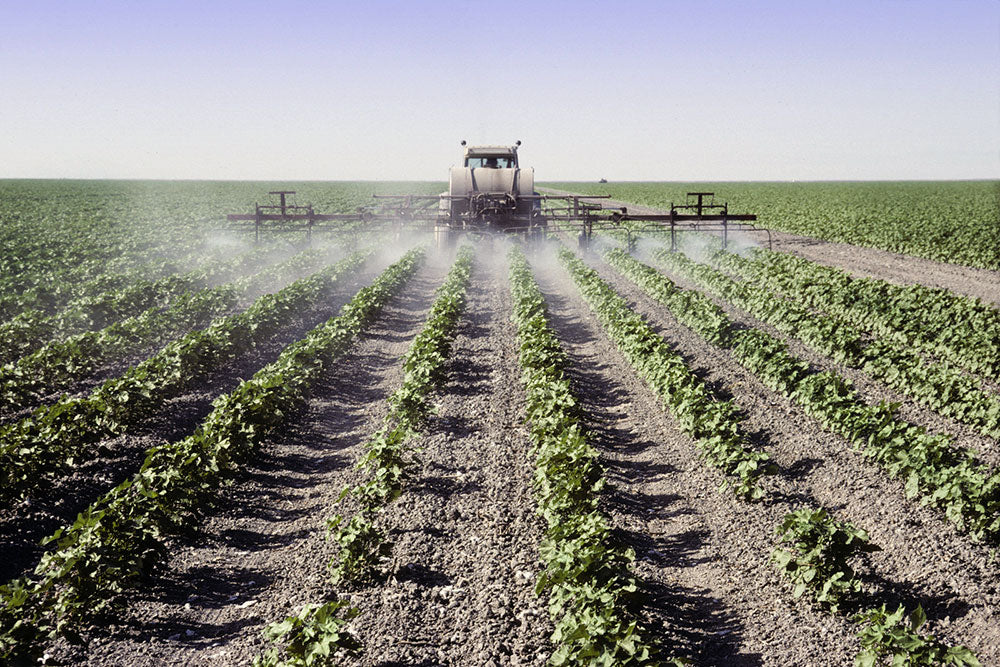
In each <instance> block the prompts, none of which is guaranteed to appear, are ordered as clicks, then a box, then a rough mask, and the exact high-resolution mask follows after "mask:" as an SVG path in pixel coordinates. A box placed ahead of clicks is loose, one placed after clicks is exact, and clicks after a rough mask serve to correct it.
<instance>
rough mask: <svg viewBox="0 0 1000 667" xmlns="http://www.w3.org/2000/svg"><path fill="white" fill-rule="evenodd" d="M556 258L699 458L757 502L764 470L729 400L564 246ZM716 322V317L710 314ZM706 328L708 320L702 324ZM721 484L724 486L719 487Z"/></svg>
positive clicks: (764, 459)
mask: <svg viewBox="0 0 1000 667" xmlns="http://www.w3.org/2000/svg"><path fill="white" fill-rule="evenodd" d="M559 260H560V262H562V264H563V266H565V267H566V269H567V270H568V271H569V273H570V275H571V276H572V277H573V280H574V281H575V282H576V285H577V287H578V288H579V289H580V292H581V293H582V294H583V297H584V299H585V300H586V301H587V303H588V304H589V305H590V307H591V309H592V310H593V311H594V313H595V314H596V315H597V318H598V320H599V321H600V322H601V325H602V326H603V327H604V329H605V331H606V332H607V334H608V336H609V337H610V338H611V340H612V341H613V342H614V344H615V345H616V346H617V347H618V349H619V350H621V351H622V353H623V354H624V355H625V357H626V358H627V359H628V361H629V363H630V364H631V365H632V367H633V368H634V369H635V370H636V372H637V373H638V374H639V376H640V377H642V379H643V380H645V382H646V383H647V384H648V385H649V387H650V389H652V390H653V392H654V393H655V394H656V395H657V396H659V397H660V399H661V400H662V401H663V402H664V404H665V405H666V406H667V407H668V408H669V410H670V412H671V413H672V414H673V416H674V418H675V419H676V420H677V423H678V424H679V425H680V427H681V429H682V430H683V431H684V432H686V433H688V434H689V435H690V436H691V437H692V438H694V439H695V441H696V442H697V444H698V447H699V449H700V451H701V454H702V456H703V457H704V458H705V459H706V460H707V461H708V462H709V463H711V464H712V465H714V466H716V467H717V468H719V469H720V470H722V471H723V472H724V473H726V474H727V475H732V476H735V477H736V478H737V480H736V481H735V482H734V484H735V491H736V493H737V494H738V495H741V496H744V497H749V498H759V497H760V496H761V495H762V494H763V491H762V490H761V488H760V486H759V485H758V484H757V480H758V478H759V477H760V476H761V475H762V474H765V473H766V472H768V471H769V470H770V466H769V464H768V463H767V461H768V459H769V457H768V455H767V454H766V453H764V452H759V451H754V450H752V449H750V448H749V447H747V444H746V435H745V434H744V433H743V432H742V431H741V429H740V427H739V421H740V420H739V415H738V411H737V409H736V408H735V407H734V406H733V404H732V403H731V402H730V401H719V400H717V399H716V398H715V397H714V396H713V395H712V392H711V390H710V389H709V388H708V387H707V386H705V383H704V382H703V381H702V380H701V379H700V378H698V376H696V375H695V374H694V373H693V372H692V371H691V369H689V368H688V367H687V365H686V364H685V363H684V360H683V358H682V357H681V356H680V355H679V354H677V353H676V352H674V351H673V350H671V349H670V347H669V346H668V345H667V343H666V342H665V341H664V340H663V338H661V337H660V336H659V335H658V334H657V333H656V332H655V331H653V329H652V328H651V327H650V326H649V325H648V324H647V323H646V322H645V321H644V320H643V319H642V317H640V316H639V315H637V314H636V313H634V312H633V311H632V309H631V308H629V306H628V304H627V303H626V302H625V300H624V299H622V298H621V297H620V296H618V294H616V293H615V291H614V290H613V289H612V288H611V287H610V286H609V285H608V284H607V283H606V282H604V281H603V280H601V278H600V276H598V275H597V272H596V271H594V270H593V269H591V268H589V267H587V265H586V264H584V263H583V262H582V261H581V260H580V259H579V258H577V257H576V256H575V255H574V254H573V253H572V252H570V251H569V250H567V249H566V248H561V249H560V251H559ZM713 317H715V318H718V315H713ZM703 325H704V327H706V328H707V329H708V330H710V329H711V328H712V323H711V318H706V319H705V321H704V322H703ZM723 486H725V484H723Z"/></svg>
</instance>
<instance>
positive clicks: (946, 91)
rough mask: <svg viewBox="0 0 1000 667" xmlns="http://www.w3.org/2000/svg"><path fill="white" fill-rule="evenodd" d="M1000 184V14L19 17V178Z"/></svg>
mask: <svg viewBox="0 0 1000 667" xmlns="http://www.w3.org/2000/svg"><path fill="white" fill-rule="evenodd" d="M461 139H467V140H469V142H470V143H473V144H475V143H512V142H513V141H514V140H516V139H520V140H522V141H523V142H524V145H523V146H522V149H521V156H522V161H523V164H524V165H527V166H534V167H535V169H536V178H537V179H538V180H541V181H546V180H564V179H565V180H596V179H598V178H601V177H606V178H608V179H611V180H630V179H635V180H791V179H803V180H804V179H922V178H927V179H957V178H1000V0H857V1H854V0H839V1H835V0H795V1H791V0H789V1H783V0H742V1H722V0H707V1H696V0H684V1H664V2H652V1H646V2H612V1H610V0H605V1H603V2H591V1H588V0H576V1H574V2H558V1H557V2H542V1H537V2H523V1H521V0H494V1H493V2H488V3H487V2H474V1H470V0H466V1H464V2H451V1H443V0H440V1H436V2H387V1H381V0H367V1H366V0H353V1H351V2H295V1H293V2H270V1H269V2H211V1H205V0H202V1H199V2H187V1H185V0H173V1H170V2H158V1H142V2H135V1H131V2H101V1H95V2H83V1H79V2H74V1H72V0H64V1H62V2H47V1H44V0H43V1H33V2H14V1H13V0H11V1H8V2H4V3H0V177H9V178H18V177H72V178H195V179H216V178H218V179H317V180H328V179H331V180H336V179H400V180H410V179H422V180H445V179H446V174H447V167H448V166H449V165H450V164H454V163H455V162H456V161H457V160H458V159H459V157H460V147H459V141H460V140H461Z"/></svg>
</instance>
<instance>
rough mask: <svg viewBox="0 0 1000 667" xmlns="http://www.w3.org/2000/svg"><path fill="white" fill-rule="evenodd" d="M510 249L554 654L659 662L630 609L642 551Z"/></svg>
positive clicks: (534, 293)
mask: <svg viewBox="0 0 1000 667" xmlns="http://www.w3.org/2000/svg"><path fill="white" fill-rule="evenodd" d="M508 258H509V261H510V267H511V268H510V285H511V296H512V297H513V301H514V322H515V324H516V325H517V331H518V340H519V342H520V356H519V358H520V363H521V368H522V375H521V380H522V383H523V384H524V388H525V393H526V398H527V413H528V424H529V427H530V429H531V441H532V450H531V453H532V455H533V456H534V463H535V474H534V490H535V498H536V502H537V504H538V514H539V515H540V516H541V517H542V518H543V519H544V520H545V523H546V526H547V529H546V533H545V537H544V539H543V540H542V543H541V544H540V545H539V555H540V556H541V559H542V562H543V564H544V568H543V570H542V571H541V572H540V573H539V576H538V581H537V583H536V587H535V591H536V593H538V594H542V593H544V592H546V591H547V592H548V594H549V613H550V615H551V616H552V619H553V621H554V623H555V629H554V631H553V634H552V642H553V643H554V644H555V646H556V649H555V652H554V653H553V654H552V656H551V661H550V662H551V664H553V665H639V664H658V661H659V656H660V655H661V654H662V653H663V648H664V647H661V646H658V645H656V644H655V643H654V642H653V641H652V640H651V638H650V637H649V632H648V630H647V629H646V628H645V627H643V626H642V624H641V623H640V622H639V621H638V619H636V617H635V615H634V614H633V612H632V609H631V607H632V603H633V597H634V596H635V593H636V582H635V578H634V576H633V575H632V572H631V566H632V563H633V561H634V559H635V555H634V553H633V552H632V551H631V550H630V549H625V548H622V547H621V546H620V545H618V544H616V541H615V540H614V539H613V538H612V535H611V530H610V527H609V526H608V522H607V519H606V518H605V516H604V515H603V514H602V513H601V512H600V511H599V510H598V508H597V506H598V499H599V494H600V491H601V489H602V488H603V487H604V477H603V473H602V469H601V465H600V461H599V460H598V453H597V451H596V450H595V449H594V448H593V447H592V446H591V445H590V444H589V443H588V442H587V439H586V435H585V433H584V430H583V425H582V415H581V414H580V411H579V405H578V402H577V400H576V398H575V397H574V395H573V392H572V389H571V387H570V383H569V381H568V379H567V378H566V377H565V375H564V371H565V368H566V365H567V359H566V355H565V353H564V352H563V350H562V348H561V346H560V345H559V341H558V340H557V338H556V336H555V333H554V332H553V331H552V329H551V328H550V327H549V325H548V321H547V317H546V310H545V301H544V299H543V297H542V293H541V291H540V290H539V289H538V285H537V283H535V280H534V278H533V277H532V274H531V269H530V267H529V266H528V263H527V260H526V259H525V257H524V253H523V252H522V251H521V250H520V248H517V247H516V246H515V247H512V248H511V250H510V252H509V254H508ZM668 661H669V662H673V663H675V664H681V663H682V662H683V661H681V660H680V659H676V658H671V659H669V660H668Z"/></svg>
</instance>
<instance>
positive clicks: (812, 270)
mask: <svg viewBox="0 0 1000 667" xmlns="http://www.w3.org/2000/svg"><path fill="white" fill-rule="evenodd" d="M715 261H717V262H718V263H719V265H720V266H721V267H722V268H724V269H726V270H727V271H732V272H734V273H736V274H737V275H740V276H743V277H745V278H747V279H748V280H753V281H754V282H756V283H758V284H760V285H761V286H767V287H768V288H770V289H773V290H775V291H777V292H781V293H785V294H788V295H790V296H792V297H793V298H795V299H800V300H802V301H803V302H804V303H805V304H806V305H808V306H811V307H813V308H817V309H820V310H824V311H827V312H829V313H831V314H833V315H836V316H838V317H841V318H843V319H844V320H846V321H848V322H851V323H852V324H854V325H855V326H857V327H859V328H863V329H867V330H870V331H874V332H875V333H877V334H879V335H881V336H884V337H887V338H890V339H892V340H896V341H898V342H900V343H902V344H903V345H906V346H912V347H915V348H918V349H920V350H923V351H924V352H926V353H928V354H930V355H932V356H934V357H939V356H940V357H944V358H946V359H948V360H950V361H953V362H955V363H957V364H959V365H961V366H963V367H964V368H967V369H969V370H970V371H973V372H975V373H982V374H984V375H985V376H987V377H991V378H996V377H998V376H1000V310H998V309H997V308H995V307H992V306H990V305H988V304H985V303H983V302H982V301H979V300H978V299H974V298H971V297H966V296H959V295H956V294H954V293H952V292H949V291H948V290H944V289H939V288H934V287H926V286H924V285H917V284H911V285H894V284H892V283H888V282H886V281H884V280H877V279H874V278H856V277H853V276H851V275H849V274H847V273H846V272H844V271H842V270H840V269H835V268H832V267H828V266H822V265H819V264H816V263H814V262H810V261H808V260H804V259H802V258H799V257H796V256H794V255H790V254H787V253H778V252H770V251H767V250H755V251H754V253H753V259H752V260H751V259H747V258H744V257H740V256H738V255H733V254H718V255H716V257H715Z"/></svg>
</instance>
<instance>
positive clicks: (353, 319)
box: [0, 249, 423, 660]
mask: <svg viewBox="0 0 1000 667" xmlns="http://www.w3.org/2000/svg"><path fill="white" fill-rule="evenodd" d="M422 257H423V252H422V250H419V249H417V250H412V251H410V252H409V253H407V254H406V255H405V256H404V257H403V258H402V259H401V260H399V261H398V262H396V263H395V264H393V265H391V266H390V267H389V268H387V269H386V270H385V271H384V272H383V273H382V274H381V275H380V276H379V277H378V278H376V279H375V281H374V283H372V284H371V285H369V286H368V287H364V288H362V289H361V290H359V291H358V293H357V294H356V295H355V296H354V298H353V299H352V300H351V301H350V302H349V303H348V304H347V305H346V306H344V308H342V309H341V313H340V315H339V316H338V317H334V318H331V319H329V320H327V321H326V322H324V323H322V324H320V325H319V326H317V327H316V328H314V329H313V330H311V331H310V332H309V333H308V334H307V335H306V336H305V337H304V338H303V339H301V340H299V341H297V342H295V343H292V344H291V345H289V346H288V347H286V348H285V349H284V350H283V351H282V353H281V355H280V356H279V357H278V359H277V360H276V361H274V362H273V363H271V364H269V365H268V366H265V367H264V368H262V369H261V370H259V371H258V372H257V373H255V374H254V376H253V377H251V378H250V379H249V380H245V381H243V382H242V383H240V385H239V386H238V387H237V388H236V389H235V390H234V391H233V392H231V393H229V394H226V395H224V396H221V397H219V398H218V399H216V401H215V402H214V403H213V410H212V412H211V413H210V414H209V415H208V417H206V418H205V420H204V421H203V422H202V424H201V426H200V427H199V428H198V430H197V431H196V432H195V433H194V434H193V435H191V436H188V437H187V438H184V439H183V440H180V441H177V442H173V443H167V444H164V445H158V446H156V447H153V448H151V449H150V450H149V451H148V452H147V455H146V460H145V462H144V463H143V465H142V467H141V468H140V470H139V472H138V473H136V475H135V476H134V477H133V478H132V479H130V480H127V481H125V482H123V483H121V484H120V485H118V486H117V487H115V488H114V489H112V490H111V491H110V492H109V493H107V494H105V495H104V496H103V497H101V498H100V499H98V500H97V501H96V502H95V503H94V504H93V505H91V507H90V508H88V509H87V510H86V511H85V512H83V513H81V514H80V516H79V517H78V519H77V521H76V522H75V523H74V524H73V525H71V526H69V527H68V528H66V529H60V530H58V531H56V533H55V534H54V535H53V536H52V537H50V538H48V539H47V540H46V542H47V543H52V544H54V545H55V546H54V547H52V548H50V550H49V551H47V552H46V553H45V554H44V555H43V556H42V558H41V560H40V562H39V564H38V566H37V567H36V568H35V571H34V573H33V575H32V576H31V577H30V578H23V579H20V580H17V581H15V582H12V583H11V584H9V585H8V586H4V587H2V588H0V658H3V659H8V660H9V659H12V658H14V657H18V658H23V657H25V656H37V655H38V654H39V653H40V650H41V647H42V645H43V644H44V642H45V641H48V640H51V639H54V638H55V637H58V636H63V637H69V638H72V637H74V636H76V635H75V633H76V629H75V628H76V626H77V625H79V623H80V622H81V621H82V620H84V619H86V618H87V617H88V615H90V614H92V613H93V612H94V611H96V610H99V609H101V608H103V607H106V606H107V605H109V604H111V603H112V601H114V600H120V598H117V597H116V594H117V593H119V592H122V591H124V590H125V589H126V588H128V587H130V586H133V585H135V583H136V581H137V580H138V577H139V575H140V574H142V573H144V572H147V571H149V569H150V568H151V567H153V566H155V564H156V563H158V562H161V561H162V558H163V545H164V540H165V536H166V534H167V533H169V532H170V531H171V530H175V529H176V528H177V527H179V526H182V525H186V524H189V523H190V522H191V521H192V520H193V519H194V518H195V517H196V511H197V506H198V504H199V501H200V500H202V499H203V498H204V497H205V496H207V495H209V494H212V493H214V492H215V491H216V490H217V487H218V484H219V483H220V481H221V477H222V476H223V474H224V473H225V471H227V470H231V469H233V468H234V467H236V466H238V465H239V463H240V462H241V461H244V460H246V459H247V458H248V457H250V456H252V455H253V453H254V452H255V451H256V448H257V446H258V445H259V443H260V442H261V441H262V440H263V439H264V438H265V437H267V435H268V434H270V433H271V432H272V431H273V430H274V429H275V428H276V427H277V426H278V425H280V424H281V423H282V422H283V421H284V420H285V419H286V418H287V417H288V416H289V415H291V414H295V412H296V411H297V410H299V409H301V407H302V406H303V405H304V404H305V401H306V398H307V396H308V392H309V388H310V387H311V386H312V385H313V384H314V383H315V382H316V381H317V379H318V378H319V377H320V375H321V373H322V372H323V370H324V368H327V367H328V366H329V365H330V364H332V363H333V362H334V360H335V359H336V358H337V357H338V356H339V355H341V354H343V352H344V351H345V350H346V349H347V348H348V346H349V345H350V344H351V343H352V341H353V340H354V339H355V337H356V336H357V335H358V333H359V332H360V331H361V330H362V329H363V328H364V327H365V326H366V325H367V324H368V323H369V322H371V320H372V319H373V318H374V317H375V316H376V315H377V314H378V313H379V312H380V311H381V309H382V307H383V306H384V305H385V304H386V303H387V302H388V301H389V299H390V298H392V296H393V295H394V294H396V293H397V292H398V290H400V289H401V288H402V286H403V284H405V282H406V280H407V279H408V278H409V277H410V276H412V275H413V273H414V272H415V271H416V269H417V267H418V266H419V264H420V261H421V259H422Z"/></svg>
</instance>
